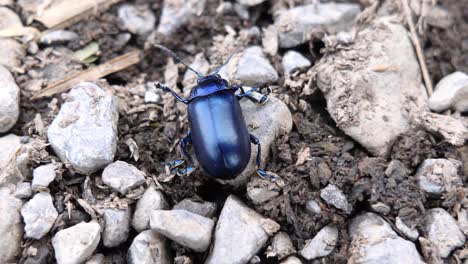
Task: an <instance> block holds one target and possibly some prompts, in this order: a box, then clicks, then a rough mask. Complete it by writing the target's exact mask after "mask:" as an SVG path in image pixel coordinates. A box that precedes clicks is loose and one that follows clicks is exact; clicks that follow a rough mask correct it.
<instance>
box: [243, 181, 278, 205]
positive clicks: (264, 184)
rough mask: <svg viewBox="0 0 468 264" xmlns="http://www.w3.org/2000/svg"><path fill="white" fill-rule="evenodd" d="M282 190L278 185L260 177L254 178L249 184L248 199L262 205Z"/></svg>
mask: <svg viewBox="0 0 468 264" xmlns="http://www.w3.org/2000/svg"><path fill="white" fill-rule="evenodd" d="M280 190H281V189H280V188H279V187H278V186H277V185H276V183H274V182H272V181H270V180H265V179H262V178H260V177H252V178H251V180H250V182H249V183H248V184H247V197H248V198H249V199H250V200H252V202H253V203H254V204H262V203H265V202H268V201H269V200H271V199H273V198H275V197H276V196H278V195H279V194H280Z"/></svg>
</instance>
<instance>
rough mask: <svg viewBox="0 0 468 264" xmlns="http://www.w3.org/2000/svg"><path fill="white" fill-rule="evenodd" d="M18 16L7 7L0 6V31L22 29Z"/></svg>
mask: <svg viewBox="0 0 468 264" xmlns="http://www.w3.org/2000/svg"><path fill="white" fill-rule="evenodd" d="M22 27H23V23H21V19H20V18H19V16H18V15H17V14H16V13H15V12H13V11H12V10H11V9H9V8H7V7H3V6H0V30H3V29H12V28H22Z"/></svg>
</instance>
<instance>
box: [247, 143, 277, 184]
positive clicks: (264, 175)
mask: <svg viewBox="0 0 468 264" xmlns="http://www.w3.org/2000/svg"><path fill="white" fill-rule="evenodd" d="M250 141H251V142H252V144H254V145H257V147H258V151H257V161H256V162H257V174H258V175H259V176H260V177H262V178H265V179H267V180H270V181H276V180H278V178H277V177H275V176H273V175H271V174H268V173H267V172H266V171H265V170H262V169H260V165H261V163H262V159H261V156H262V146H261V144H260V140H259V139H258V138H257V137H255V136H254V135H252V134H250Z"/></svg>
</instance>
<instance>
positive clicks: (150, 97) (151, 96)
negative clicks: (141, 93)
mask: <svg viewBox="0 0 468 264" xmlns="http://www.w3.org/2000/svg"><path fill="white" fill-rule="evenodd" d="M160 101H161V96H160V95H159V94H157V93H155V92H151V91H146V92H145V103H147V104H148V103H153V104H154V103H159V102H160Z"/></svg>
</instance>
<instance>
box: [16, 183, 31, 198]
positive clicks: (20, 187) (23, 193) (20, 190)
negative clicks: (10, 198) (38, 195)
mask: <svg viewBox="0 0 468 264" xmlns="http://www.w3.org/2000/svg"><path fill="white" fill-rule="evenodd" d="M31 195H32V189H31V183H30V182H19V183H18V184H17V185H16V191H15V197H16V198H20V199H26V198H30V197H31Z"/></svg>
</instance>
